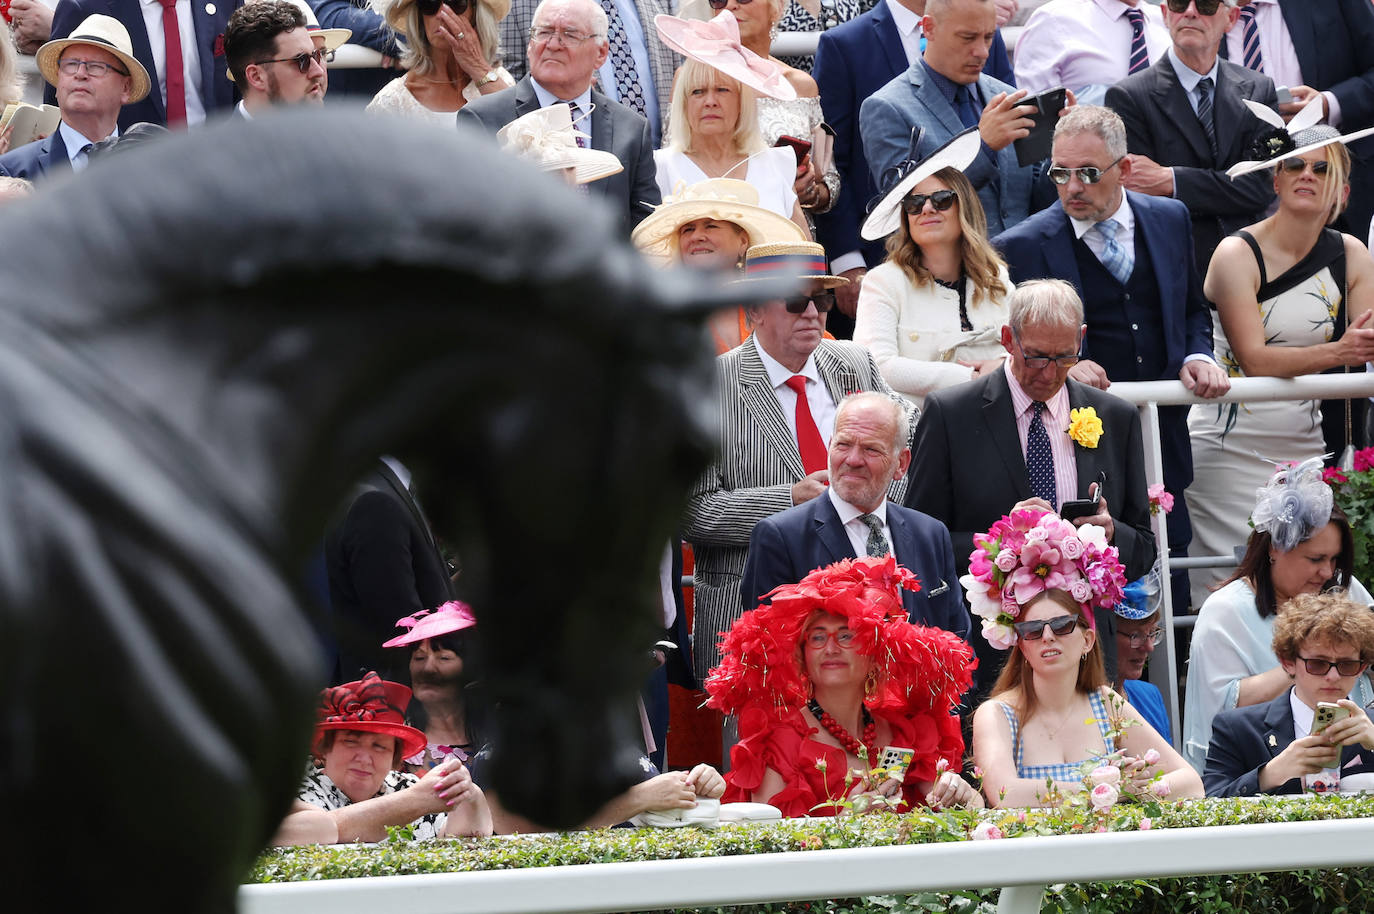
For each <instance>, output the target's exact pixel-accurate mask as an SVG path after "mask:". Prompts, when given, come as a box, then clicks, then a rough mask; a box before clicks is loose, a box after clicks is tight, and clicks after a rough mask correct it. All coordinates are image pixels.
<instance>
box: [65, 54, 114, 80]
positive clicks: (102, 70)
mask: <svg viewBox="0 0 1374 914" xmlns="http://www.w3.org/2000/svg"><path fill="white" fill-rule="evenodd" d="M83 66H84V67H85V68H86V75H87V76H90V77H91V78H92V79H99V78H100V77H102V76H104V75H105V74H106V73H108V72H110V71H111V70H114V71H115V72H116V73H118V74H119V75H120V76H128V75H129V71H128V70H121V69H120V68H119V67H116V66H115V65H114V64H112V63H104V62H103V61H99V60H82V59H81V58H80V57H64V58H63V59H61V60H59V61H58V62H57V69H59V70H61V71H62V72H63V73H65V74H67V75H68V76H75V75H76V71H77V70H80V69H81V68H82V67H83Z"/></svg>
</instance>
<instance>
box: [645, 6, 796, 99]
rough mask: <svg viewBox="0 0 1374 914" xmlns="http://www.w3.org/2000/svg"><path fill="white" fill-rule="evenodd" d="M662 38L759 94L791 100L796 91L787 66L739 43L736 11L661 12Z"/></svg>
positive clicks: (658, 22)
mask: <svg viewBox="0 0 1374 914" xmlns="http://www.w3.org/2000/svg"><path fill="white" fill-rule="evenodd" d="M654 27H655V28H656V29H658V37H659V39H660V40H661V41H662V42H663V43H664V44H666V45H667V46H668V47H670V48H672V49H673V50H674V51H677V52H678V53H679V54H682V55H683V56H685V57H690V58H691V59H692V60H695V61H697V62H698V63H704V64H706V65H707V66H708V67H714V68H715V69H717V70H719V71H720V72H722V73H724V74H725V75H726V76H728V77H730V78H731V79H733V80H734V81H735V82H737V83H741V84H742V85H746V86H748V87H749V88H751V89H753V90H754V91H755V92H757V93H759V94H760V95H767V96H770V97H772V98H778V99H782V100H783V101H791V100H792V99H794V98H796V97H797V90H796V89H794V88H792V84H791V83H789V82H788V81H787V77H785V76H783V73H784V68H783V66H782V65H781V64H778V63H776V62H774V61H772V60H769V59H768V58H766V57H760V56H759V55H757V54H755V53H754V52H753V51H751V50H749V49H748V48H746V47H745V46H744V45H742V44H740V40H739V23H737V22H736V21H735V14H734V13H732V12H730V11H729V10H721V11H720V12H719V13H717V14H716V17H715V18H714V19H711V20H708V21H706V22H702V21H701V20H699V19H679V18H678V17H677V16H668V15H665V14H662V13H660V14H659V15H657V16H655V17H654Z"/></svg>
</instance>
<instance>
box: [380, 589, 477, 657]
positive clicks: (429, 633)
mask: <svg viewBox="0 0 1374 914" xmlns="http://www.w3.org/2000/svg"><path fill="white" fill-rule="evenodd" d="M476 624H477V617H476V616H474V615H473V614H472V607H471V606H469V605H467V604H466V603H464V602H462V601H461V600H450V601H449V602H447V603H445V604H444V605H443V606H440V607H439V608H438V609H422V610H420V611H419V612H417V613H415V614H414V615H412V616H406V617H405V618H404V619H397V620H396V627H397V628H404V629H406V633H405V634H404V635H397V636H396V637H395V638H392V639H391V640H390V641H388V642H386V643H385V644H383V645H382V647H405V646H406V645H407V644H418V643H419V642H421V641H426V640H428V639H430V638H439V637H441V636H443V635H449V634H452V633H453V632H461V631H462V630H463V629H466V628H472V627H473V626H474V625H476Z"/></svg>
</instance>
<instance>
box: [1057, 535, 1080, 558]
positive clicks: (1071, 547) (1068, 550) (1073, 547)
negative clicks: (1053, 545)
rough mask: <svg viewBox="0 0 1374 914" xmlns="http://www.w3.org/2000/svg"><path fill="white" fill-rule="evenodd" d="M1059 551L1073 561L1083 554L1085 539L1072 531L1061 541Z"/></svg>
mask: <svg viewBox="0 0 1374 914" xmlns="http://www.w3.org/2000/svg"><path fill="white" fill-rule="evenodd" d="M1059 551H1060V553H1062V554H1063V556H1064V558H1066V559H1068V560H1069V561H1073V560H1074V559H1077V558H1078V557H1079V556H1081V555H1082V554H1083V541H1082V540H1081V539H1079V538H1078V537H1077V536H1075V535H1074V534H1072V533H1070V534H1069V535H1068V536H1066V537H1064V538H1063V539H1061V540H1060V541H1059Z"/></svg>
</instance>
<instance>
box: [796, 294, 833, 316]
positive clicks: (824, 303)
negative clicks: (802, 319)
mask: <svg viewBox="0 0 1374 914" xmlns="http://www.w3.org/2000/svg"><path fill="white" fill-rule="evenodd" d="M783 303H784V304H786V305H787V313H788V314H804V313H805V312H806V306H807V305H815V306H816V312H817V313H818V314H824V313H825V312H827V311H829V310H830V309H831V308H833V307H835V293H834V292H832V291H831V290H829V289H826V290H825V291H823V292H812V293H811V294H809V295H794V296H792V297H791V298H785V299H783Z"/></svg>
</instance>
